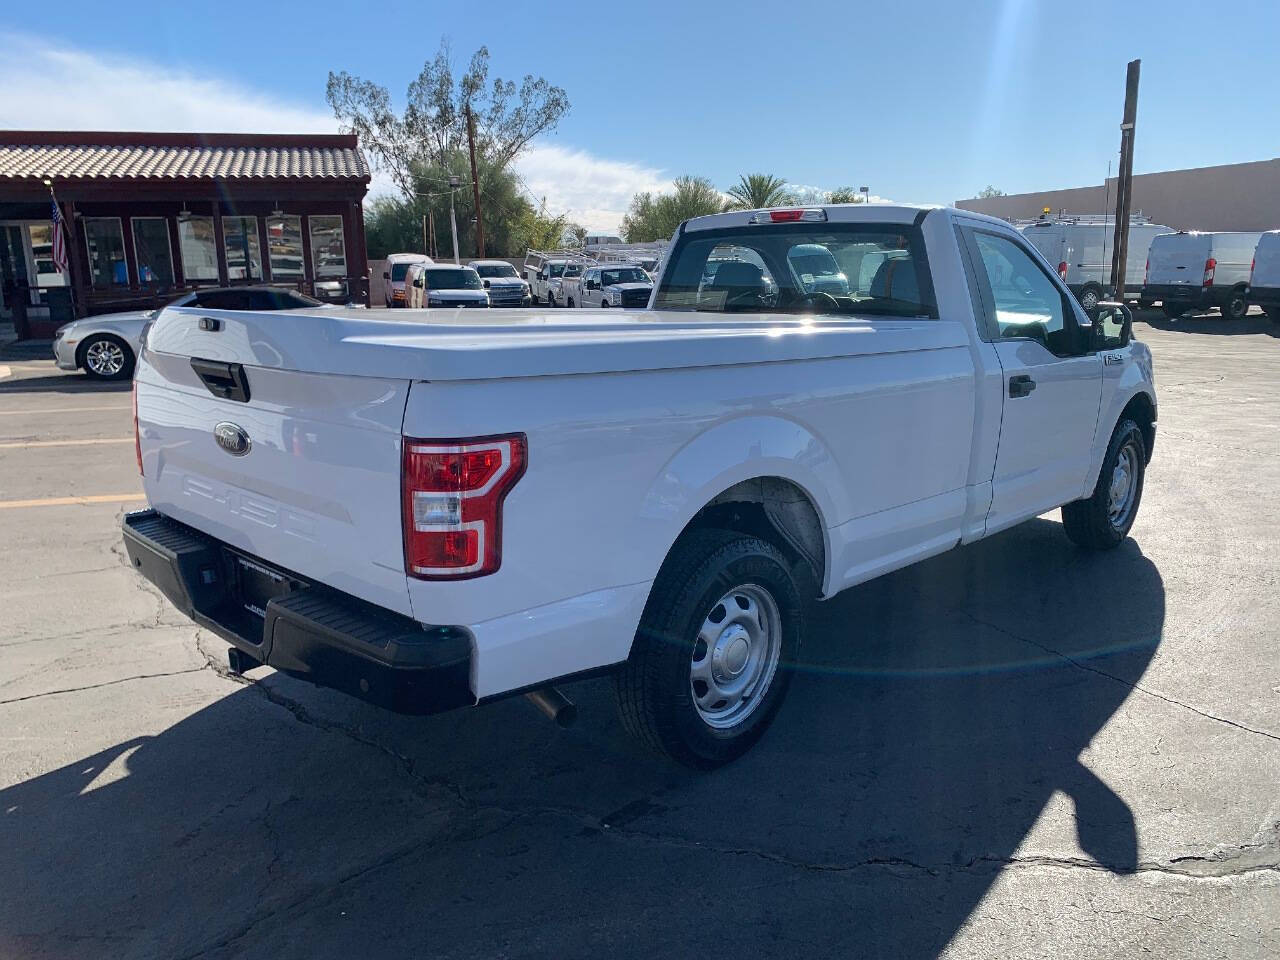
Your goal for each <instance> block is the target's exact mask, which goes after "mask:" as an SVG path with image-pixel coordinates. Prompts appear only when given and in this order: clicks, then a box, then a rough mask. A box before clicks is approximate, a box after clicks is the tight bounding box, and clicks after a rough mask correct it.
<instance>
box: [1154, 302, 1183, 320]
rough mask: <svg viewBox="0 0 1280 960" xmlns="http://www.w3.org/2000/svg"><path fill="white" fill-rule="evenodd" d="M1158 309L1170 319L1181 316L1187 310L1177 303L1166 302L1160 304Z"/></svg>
mask: <svg viewBox="0 0 1280 960" xmlns="http://www.w3.org/2000/svg"><path fill="white" fill-rule="evenodd" d="M1160 309H1161V310H1163V311H1164V315H1165V316H1166V317H1168V318H1169V319H1170V320H1177V319H1178V318H1179V317H1180V316H1182V315H1183V314H1184V313H1186V311H1187V308H1186V307H1182V306H1178V305H1177V304H1173V303H1168V302H1165V303H1163V304H1161V306H1160Z"/></svg>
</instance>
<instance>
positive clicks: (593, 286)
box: [557, 263, 653, 307]
mask: <svg viewBox="0 0 1280 960" xmlns="http://www.w3.org/2000/svg"><path fill="white" fill-rule="evenodd" d="M652 293H653V281H652V280H651V279H650V278H649V274H648V273H646V272H645V270H644V268H643V267H641V266H640V264H638V263H602V264H600V265H599V266H595V267H587V268H586V269H585V270H583V272H582V273H581V274H580V275H579V276H577V277H572V278H571V277H569V276H568V275H567V274H566V275H565V277H564V278H563V279H562V280H561V282H560V293H559V294H558V296H557V299H559V300H560V301H561V302H562V303H564V305H565V306H567V307H647V306H648V305H649V296H650V294H652Z"/></svg>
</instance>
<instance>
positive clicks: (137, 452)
mask: <svg viewBox="0 0 1280 960" xmlns="http://www.w3.org/2000/svg"><path fill="white" fill-rule="evenodd" d="M133 454H134V456H135V457H137V459H138V476H140V477H142V476H145V474H144V473H143V472H142V438H141V437H140V436H139V435H138V381H137V380H135V381H133Z"/></svg>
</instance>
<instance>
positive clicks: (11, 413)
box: [0, 406, 129, 417]
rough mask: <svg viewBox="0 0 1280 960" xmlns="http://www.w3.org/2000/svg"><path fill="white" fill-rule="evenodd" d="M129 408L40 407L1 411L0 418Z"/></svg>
mask: <svg viewBox="0 0 1280 960" xmlns="http://www.w3.org/2000/svg"><path fill="white" fill-rule="evenodd" d="M128 409H129V407H127V406H123V407H39V408H36V409H34V410H0V417H25V416H28V415H31V414H36V413H97V412H98V411H99V410H128Z"/></svg>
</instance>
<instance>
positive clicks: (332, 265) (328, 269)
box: [310, 217, 347, 277]
mask: <svg viewBox="0 0 1280 960" xmlns="http://www.w3.org/2000/svg"><path fill="white" fill-rule="evenodd" d="M310 219H311V262H312V264H313V265H314V267H315V275H316V276H317V277H345V276H346V275H347V248H346V245H345V244H344V243H343V239H342V218H341V217H311V218H310Z"/></svg>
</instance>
